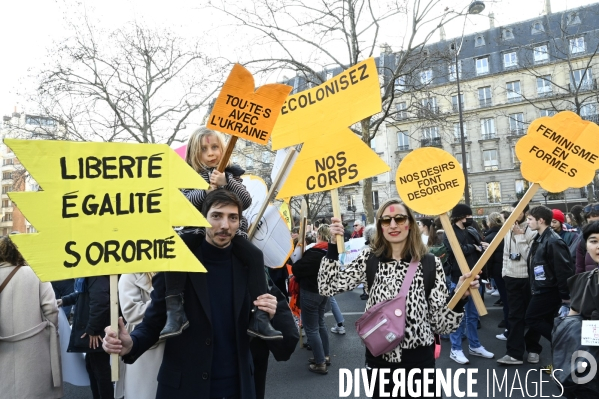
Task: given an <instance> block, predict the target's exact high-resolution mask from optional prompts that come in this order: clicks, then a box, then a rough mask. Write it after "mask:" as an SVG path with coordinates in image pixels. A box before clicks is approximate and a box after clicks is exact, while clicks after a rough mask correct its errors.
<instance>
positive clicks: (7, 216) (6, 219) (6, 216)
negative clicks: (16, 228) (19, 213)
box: [2, 212, 12, 222]
mask: <svg viewBox="0 0 599 399" xmlns="http://www.w3.org/2000/svg"><path fill="white" fill-rule="evenodd" d="M2 221H3V222H10V221H12V212H6V213H5V214H4V217H3V218H2Z"/></svg>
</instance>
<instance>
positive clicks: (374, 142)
mask: <svg viewBox="0 0 599 399" xmlns="http://www.w3.org/2000/svg"><path fill="white" fill-rule="evenodd" d="M370 148H371V149H372V151H374V152H376V138H375V137H373V138H372V139H371V140H370Z"/></svg>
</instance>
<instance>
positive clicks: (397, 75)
mask: <svg viewBox="0 0 599 399" xmlns="http://www.w3.org/2000/svg"><path fill="white" fill-rule="evenodd" d="M441 3H442V1H441V0H403V1H402V0H395V1H394V0H383V1H377V2H375V1H372V0H254V1H253V2H251V3H249V2H238V3H230V2H225V1H223V0H220V1H218V2H213V6H214V7H215V8H217V9H219V10H221V11H222V12H223V13H225V14H227V15H228V16H230V17H231V18H233V19H235V20H236V21H237V23H238V25H239V26H241V27H247V28H250V29H251V30H253V31H255V32H258V33H259V35H260V38H259V39H257V40H256V41H255V42H254V46H255V47H259V46H263V47H265V48H267V49H268V51H269V52H270V54H271V55H269V56H268V57H257V59H254V60H251V61H249V62H247V63H248V64H258V65H259V66H260V68H261V70H262V71H265V72H270V71H274V70H280V69H281V68H282V69H286V70H289V69H290V70H292V71H294V72H295V73H296V74H298V75H299V76H302V77H303V78H304V80H305V81H306V82H308V84H309V85H310V84H312V83H315V84H320V83H322V82H323V81H325V80H326V75H327V71H333V70H338V71H341V70H345V69H348V68H351V67H352V66H354V65H356V64H357V63H359V62H360V61H362V60H364V59H366V58H368V57H371V56H373V55H374V53H375V50H376V49H377V48H378V47H379V46H381V45H383V43H381V35H382V29H383V25H385V24H387V25H388V26H390V27H392V29H393V30H394V33H395V34H398V35H402V36H403V38H402V39H401V40H400V44H399V47H400V48H399V51H397V52H395V53H393V54H391V51H386V50H385V51H384V52H385V54H386V56H385V57H382V58H383V59H384V62H383V64H379V75H380V76H381V99H382V103H383V107H382V111H381V112H380V113H379V114H377V115H373V116H371V117H368V118H365V119H363V120H361V121H360V122H359V123H358V124H356V125H355V126H354V127H353V129H354V131H355V132H356V133H357V134H359V135H360V136H361V138H362V140H363V141H364V142H365V143H367V144H370V141H371V140H372V139H373V138H374V137H375V136H376V134H377V133H378V131H379V129H380V127H381V126H382V125H383V123H384V122H385V120H386V119H387V118H389V117H393V116H394V115H395V114H396V113H397V112H398V111H397V110H396V109H395V108H394V99H395V98H397V97H399V96H400V95H401V94H403V93H404V92H407V91H410V90H413V89H414V84H415V82H416V81H417V80H418V78H417V77H418V76H419V73H420V72H419V71H421V70H422V68H423V67H424V65H426V63H427V62H429V61H430V60H427V59H426V57H424V47H425V45H426V44H427V43H428V42H429V40H430V39H431V37H432V36H433V34H434V33H435V32H436V31H437V29H438V28H439V27H441V26H443V25H444V24H446V23H447V22H448V21H450V20H452V19H454V18H456V17H457V16H459V15H462V14H463V13H462V12H461V11H454V10H451V9H449V8H445V10H443V7H442V6H441ZM400 31H401V32H400ZM386 48H389V47H388V46H386ZM389 50H390V48H389ZM387 61H390V62H387ZM400 81H401V82H403V81H405V82H406V83H407V84H405V85H398V84H397V83H396V82H400ZM417 86H418V87H419V88H420V89H422V88H425V87H427V86H428V84H424V85H421V84H418V85H417ZM383 126H384V125H383ZM363 205H364V209H365V211H366V213H367V218H368V221H369V222H372V221H373V220H374V209H373V205H372V178H368V179H365V180H364V184H363Z"/></svg>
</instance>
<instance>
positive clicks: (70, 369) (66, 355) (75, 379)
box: [58, 310, 89, 387]
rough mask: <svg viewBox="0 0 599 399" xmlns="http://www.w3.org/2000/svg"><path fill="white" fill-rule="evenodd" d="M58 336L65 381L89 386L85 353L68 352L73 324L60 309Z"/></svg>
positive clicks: (80, 385)
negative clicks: (70, 323)
mask: <svg viewBox="0 0 599 399" xmlns="http://www.w3.org/2000/svg"><path fill="white" fill-rule="evenodd" d="M58 336H59V339H60V358H61V359H62V379H63V381H64V382H68V383H69V384H72V385H76V386H79V387H85V386H89V375H88V374H87V371H85V356H84V354H83V353H78V352H67V348H68V347H69V340H70V338H71V326H70V325H69V321H68V320H67V316H66V315H65V314H64V312H63V311H62V310H59V311H58Z"/></svg>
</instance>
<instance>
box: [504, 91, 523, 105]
mask: <svg viewBox="0 0 599 399" xmlns="http://www.w3.org/2000/svg"><path fill="white" fill-rule="evenodd" d="M520 101H522V95H521V94H520V93H513V94H512V95H510V96H508V97H507V102H508V103H519V102H520Z"/></svg>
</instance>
